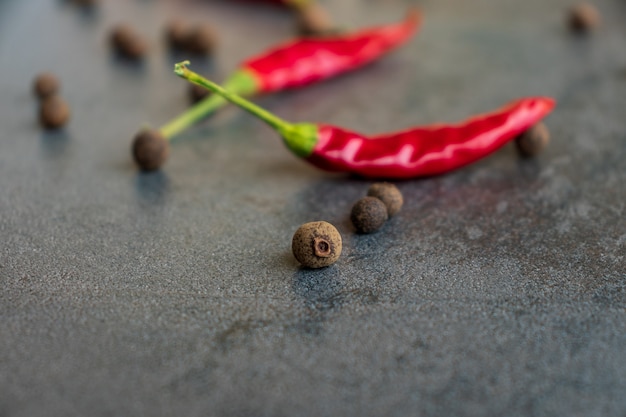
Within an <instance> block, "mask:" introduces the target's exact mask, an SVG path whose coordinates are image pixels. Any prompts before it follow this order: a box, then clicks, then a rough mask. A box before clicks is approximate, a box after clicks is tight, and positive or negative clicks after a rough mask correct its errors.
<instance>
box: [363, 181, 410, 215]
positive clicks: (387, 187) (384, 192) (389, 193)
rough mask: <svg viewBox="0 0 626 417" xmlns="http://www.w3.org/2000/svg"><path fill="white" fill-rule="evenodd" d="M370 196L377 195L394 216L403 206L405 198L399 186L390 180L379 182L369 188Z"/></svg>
mask: <svg viewBox="0 0 626 417" xmlns="http://www.w3.org/2000/svg"><path fill="white" fill-rule="evenodd" d="M367 195H368V196H369V197H376V198H377V199H379V200H380V201H382V202H383V203H385V206H386V207H387V214H388V215H389V217H391V216H393V215H394V214H396V213H397V212H399V211H400V209H401V208H402V204H404V198H402V193H401V192H400V190H398V187H396V186H395V185H393V184H391V183H388V182H377V183H374V184H372V185H371V186H370V188H369V189H368V190H367Z"/></svg>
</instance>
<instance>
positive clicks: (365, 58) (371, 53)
mask: <svg viewBox="0 0 626 417" xmlns="http://www.w3.org/2000/svg"><path fill="white" fill-rule="evenodd" d="M419 21H420V15H419V13H418V12H417V10H415V9H411V10H410V11H409V13H408V14H407V16H406V18H405V19H404V20H403V21H402V22H398V23H392V24H388V25H383V26H378V27H374V28H369V29H363V30H361V31H358V32H355V33H351V34H341V35H338V36H332V37H324V38H304V39H297V40H295V41H292V42H289V43H287V44H284V45H282V46H279V47H277V48H275V49H273V50H271V51H270V52H268V53H265V54H263V55H260V56H257V57H255V58H252V59H249V60H248V61H246V62H244V64H243V68H242V71H248V72H249V73H250V74H251V75H253V76H254V77H255V78H256V79H257V82H258V84H259V90H258V91H257V92H259V93H268V92H274V91H278V90H282V89H285V88H292V87H300V86H303V85H306V84H309V83H312V82H315V81H318V80H321V79H324V78H329V77H331V76H334V75H337V74H341V73H343V72H347V71H350V70H353V69H355V68H358V67H361V66H363V65H365V64H368V63H370V62H372V61H374V60H376V59H378V58H379V57H380V56H382V55H383V54H385V53H386V52H388V51H390V50H391V49H393V48H395V47H397V46H399V45H401V44H403V43H404V42H406V41H408V40H409V39H410V38H411V36H413V34H414V33H415V31H416V30H417V26H418V24H419Z"/></svg>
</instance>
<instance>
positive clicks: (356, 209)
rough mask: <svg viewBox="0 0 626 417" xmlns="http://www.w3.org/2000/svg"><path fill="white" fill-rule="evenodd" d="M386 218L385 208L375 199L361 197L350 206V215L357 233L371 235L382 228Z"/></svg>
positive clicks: (383, 204)
mask: <svg viewBox="0 0 626 417" xmlns="http://www.w3.org/2000/svg"><path fill="white" fill-rule="evenodd" d="M388 218H389V215H388V214H387V206H385V203H383V202H382V201H381V200H379V199H378V198H376V197H363V198H362V199H360V200H359V201H357V202H356V203H355V204H354V206H352V212H351V213H350V220H352V224H353V225H354V227H355V228H356V231H357V232H358V233H373V232H375V231H377V230H378V229H380V228H381V227H383V225H384V224H385V222H386V221H387V219H388Z"/></svg>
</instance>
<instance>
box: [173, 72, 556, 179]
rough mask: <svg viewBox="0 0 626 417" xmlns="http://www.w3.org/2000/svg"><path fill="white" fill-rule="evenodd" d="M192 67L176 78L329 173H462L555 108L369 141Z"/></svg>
mask: <svg viewBox="0 0 626 417" xmlns="http://www.w3.org/2000/svg"><path fill="white" fill-rule="evenodd" d="M188 64H189V62H188V61H185V62H181V63H178V64H176V65H175V67H174V72H175V73H176V74H177V75H178V76H180V77H182V78H185V79H186V80H189V81H190V82H192V83H195V84H198V85H200V86H203V87H205V88H207V89H209V90H211V91H213V92H214V93H216V94H218V95H220V96H222V97H223V98H224V99H226V100H228V101H230V102H232V103H234V104H236V105H238V106H239V107H241V108H242V109H244V110H246V111H248V112H249V113H251V114H253V115H254V116H256V117H258V118H259V119H261V120H263V121H264V122H266V123H267V124H268V125H269V126H270V127H272V128H273V129H274V130H275V131H276V132H278V133H279V134H280V135H281V136H282V138H283V141H284V142H285V145H286V146H287V147H288V148H289V150H291V151H292V152H293V153H294V154H296V155H298V156H300V157H302V158H305V159H306V160H307V161H308V162H310V163H311V164H313V165H315V166H317V167H319V168H322V169H325V170H328V171H338V172H346V173H353V174H358V175H361V176H364V177H370V178H386V179H407V178H417V177H423V176H431V175H437V174H443V173H446V172H449V171H452V170H454V169H457V168H461V167H463V166H465V165H467V164H470V163H472V162H475V161H477V160H479V159H481V158H484V157H485V156H487V155H490V154H491V153H493V152H495V151H496V150H498V149H499V148H501V147H502V146H504V145H505V144H506V143H507V142H509V141H510V140H512V139H514V138H516V137H517V136H518V135H520V134H521V133H523V132H525V131H526V130H528V129H529V128H531V127H532V126H534V125H535V124H537V123H539V122H540V121H541V119H543V118H544V117H545V116H546V115H547V114H548V113H550V112H551V111H552V109H553V108H554V106H555V102H554V100H553V99H551V98H548V97H527V98H522V99H519V100H516V101H513V102H511V103H509V104H508V105H506V106H504V107H502V108H500V109H498V110H495V111H493V112H491V113H485V114H482V115H479V116H475V117H472V118H470V119H468V120H466V121H464V122H462V123H459V124H456V125H449V124H436V125H431V126H419V127H413V128H410V129H406V130H403V131H400V132H394V133H388V134H382V135H378V136H374V137H366V136H364V135H362V134H360V133H356V132H352V131H349V130H346V129H342V128H339V127H335V126H331V125H326V124H315V123H296V124H294V123H289V122H287V121H285V120H283V119H281V118H280V117H278V116H276V115H274V114H272V113H270V112H268V111H267V110H265V109H263V108H261V107H259V106H257V105H256V104H254V103H252V102H250V101H248V100H246V99H245V98H243V97H241V96H239V95H237V94H235V93H232V92H230V91H228V90H226V89H224V88H223V87H221V86H220V85H218V84H215V83H214V82H212V81H210V80H207V79H206V78H204V77H202V76H200V75H198V74H196V73H194V72H192V71H189V69H188V68H187V65H188Z"/></svg>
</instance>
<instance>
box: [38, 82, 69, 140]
mask: <svg viewBox="0 0 626 417" xmlns="http://www.w3.org/2000/svg"><path fill="white" fill-rule="evenodd" d="M60 90H61V82H60V81H59V79H58V78H57V76H56V75H54V74H53V73H51V72H43V73H41V74H39V75H37V76H36V77H35V80H34V81H33V92H34V93H35V96H37V98H38V99H39V123H40V124H41V126H42V127H43V128H44V129H48V130H52V129H59V128H61V127H63V126H65V124H66V123H67V122H68V121H69V119H70V107H69V105H68V104H67V102H66V101H65V100H63V99H62V98H61V96H60V95H59V92H60Z"/></svg>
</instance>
